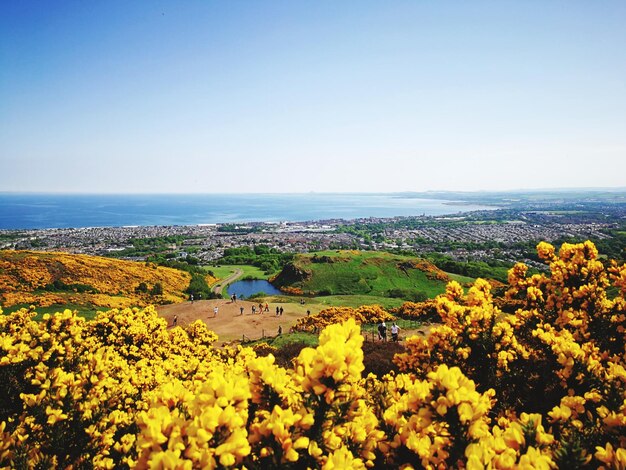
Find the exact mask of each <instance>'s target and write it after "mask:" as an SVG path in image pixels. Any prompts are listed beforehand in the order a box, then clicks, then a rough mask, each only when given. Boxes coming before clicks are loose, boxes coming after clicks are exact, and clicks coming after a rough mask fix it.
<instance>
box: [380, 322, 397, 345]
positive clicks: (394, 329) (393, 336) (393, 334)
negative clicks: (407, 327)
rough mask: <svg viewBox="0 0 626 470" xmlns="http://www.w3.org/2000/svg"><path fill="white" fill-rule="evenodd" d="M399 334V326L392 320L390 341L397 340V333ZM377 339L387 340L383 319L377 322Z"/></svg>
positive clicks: (395, 341)
mask: <svg viewBox="0 0 626 470" xmlns="http://www.w3.org/2000/svg"><path fill="white" fill-rule="evenodd" d="M399 334H400V327H399V326H398V325H397V324H396V323H395V322H394V324H393V325H391V341H393V342H394V343H397V342H398V335H399ZM378 339H379V340H380V341H387V325H386V324H385V322H384V321H382V322H380V323H379V324H378Z"/></svg>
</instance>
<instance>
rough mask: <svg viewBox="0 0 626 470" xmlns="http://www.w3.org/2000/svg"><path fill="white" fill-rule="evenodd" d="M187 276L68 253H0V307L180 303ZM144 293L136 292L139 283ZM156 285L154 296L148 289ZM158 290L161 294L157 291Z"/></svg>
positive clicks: (166, 270)
mask: <svg viewBox="0 0 626 470" xmlns="http://www.w3.org/2000/svg"><path fill="white" fill-rule="evenodd" d="M190 279H191V275H190V274H188V273H186V272H183V271H179V270H176V269H171V268H165V267H160V266H154V265H149V266H147V265H146V264H145V263H138V262H133V261H122V260H116V259H110V258H103V257H98V256H87V255H73V254H67V253H44V252H35V251H9V250H4V251H0V304H2V305H4V306H5V307H8V306H11V305H16V304H33V305H39V306H48V305H54V304H67V303H72V304H83V305H85V304H89V305H97V306H102V307H116V308H123V307H129V306H137V305H139V306H145V305H147V304H148V303H154V302H180V301H182V300H184V299H185V298H186V296H185V294H183V291H184V290H185V289H186V288H187V287H188V286H189V280H190ZM142 283H143V285H144V286H145V289H143V291H142V289H139V290H138V289H137V288H138V287H139V286H140V285H141V284H142ZM156 285H159V286H160V287H161V289H159V291H158V292H156V294H157V295H150V291H151V289H153V288H154V286H156ZM161 291H162V292H161Z"/></svg>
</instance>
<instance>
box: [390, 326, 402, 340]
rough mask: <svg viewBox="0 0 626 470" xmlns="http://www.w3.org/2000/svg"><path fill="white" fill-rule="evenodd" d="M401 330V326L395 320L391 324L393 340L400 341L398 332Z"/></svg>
mask: <svg viewBox="0 0 626 470" xmlns="http://www.w3.org/2000/svg"><path fill="white" fill-rule="evenodd" d="M399 332H400V327H399V326H398V325H397V324H396V323H395V322H394V323H393V325H391V341H393V342H394V343H397V342H398V333H399Z"/></svg>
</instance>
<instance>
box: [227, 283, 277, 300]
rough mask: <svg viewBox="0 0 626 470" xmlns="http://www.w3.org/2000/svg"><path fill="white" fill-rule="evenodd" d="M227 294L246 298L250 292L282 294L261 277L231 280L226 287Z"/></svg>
mask: <svg viewBox="0 0 626 470" xmlns="http://www.w3.org/2000/svg"><path fill="white" fill-rule="evenodd" d="M226 290H227V292H228V295H233V294H237V298H238V299H240V298H242V297H243V298H248V297H250V296H251V295H252V294H256V293H258V292H265V293H266V294H267V295H284V294H283V293H282V292H281V291H279V290H278V289H276V287H274V286H273V285H271V284H270V283H269V282H267V281H265V280H261V279H254V280H246V281H237V282H233V283H232V284H230V285H229V286H228V287H227V289H226Z"/></svg>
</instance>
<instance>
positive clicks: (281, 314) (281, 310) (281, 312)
mask: <svg viewBox="0 0 626 470" xmlns="http://www.w3.org/2000/svg"><path fill="white" fill-rule="evenodd" d="M280 316H281V317H282V316H283V308H282V307H280Z"/></svg>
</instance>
